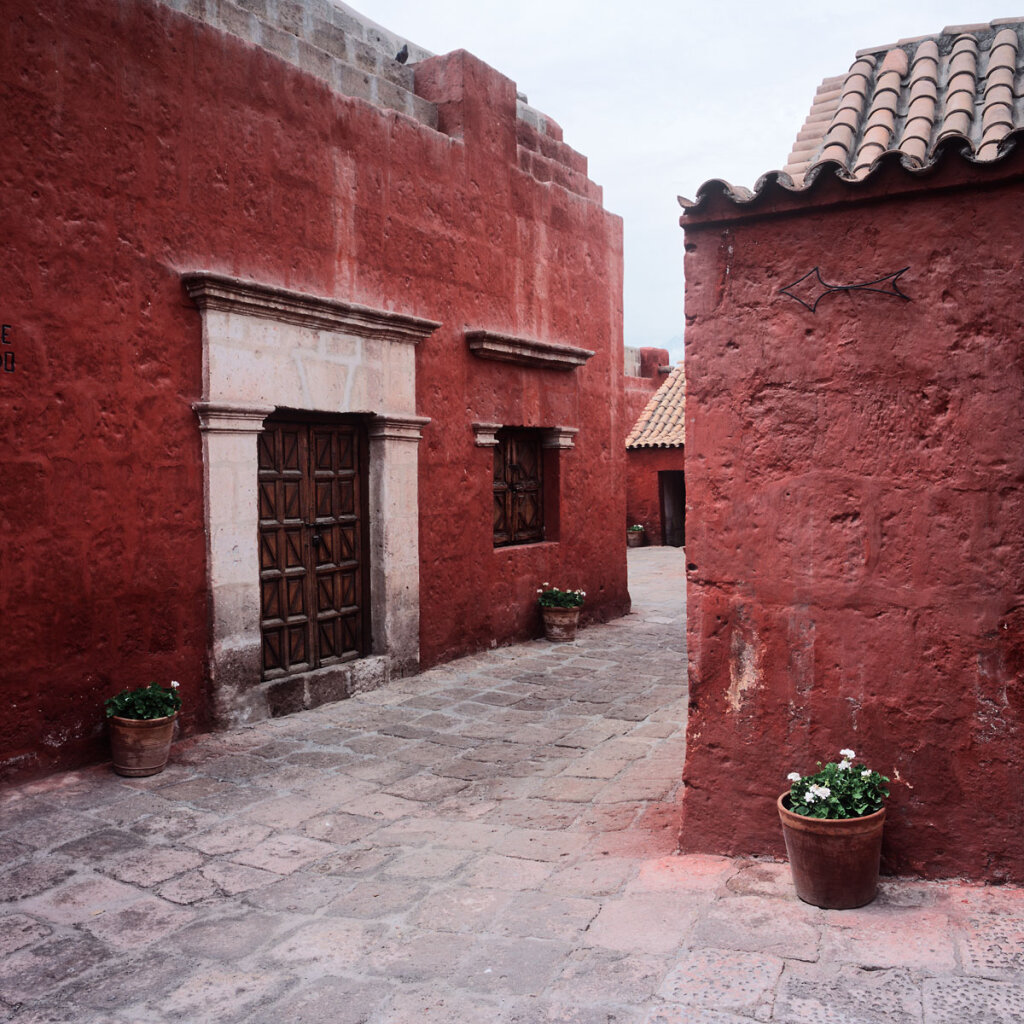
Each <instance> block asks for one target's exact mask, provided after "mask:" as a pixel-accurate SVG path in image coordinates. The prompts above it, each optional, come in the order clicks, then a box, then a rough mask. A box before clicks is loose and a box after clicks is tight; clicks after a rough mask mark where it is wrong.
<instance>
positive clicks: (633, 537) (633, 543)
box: [626, 530, 644, 548]
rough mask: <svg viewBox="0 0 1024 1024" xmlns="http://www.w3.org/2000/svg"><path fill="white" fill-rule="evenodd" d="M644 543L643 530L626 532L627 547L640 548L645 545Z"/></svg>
mask: <svg viewBox="0 0 1024 1024" xmlns="http://www.w3.org/2000/svg"><path fill="white" fill-rule="evenodd" d="M643 542H644V531H643V530H627V531H626V547H628V548H638V547H641V546H642V545H643Z"/></svg>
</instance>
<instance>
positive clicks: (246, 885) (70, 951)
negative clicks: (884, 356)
mask: <svg viewBox="0 0 1024 1024" xmlns="http://www.w3.org/2000/svg"><path fill="white" fill-rule="evenodd" d="M683 559H684V556H683V552H682V551H681V550H675V549H666V548H641V549H636V550H633V551H631V552H630V583H631V592H632V595H633V600H634V610H633V613H632V614H631V615H629V616H628V617H627V618H625V619H621V620H619V621H617V622H612V623H609V624H607V625H602V626H595V627H591V628H589V629H586V630H583V631H582V632H581V634H580V638H579V640H578V642H577V643H576V644H574V645H562V646H559V645H551V644H547V643H545V642H543V641H535V642H532V643H527V644H522V645H519V646H516V647H507V648H502V649H499V650H494V651H491V652H488V653H486V654H482V655H479V656H476V657H472V658H466V659H463V660H461V661H458V662H455V663H452V664H448V665H444V666H442V667H440V668H436V669H432V670H430V671H428V672H424V673H422V674H421V675H418V676H415V677H414V678H411V679H405V680H400V681H398V682H397V683H395V684H393V685H391V686H389V687H388V688H387V689H383V690H379V691H376V692H374V693H369V694H365V695H362V696H358V697H356V698H354V699H352V700H349V701H346V702H342V703H339V704H334V705H329V706H326V707H322V708H319V709H317V710H315V711H310V712H306V713H303V714H298V715H294V716H292V717H289V718H283V719H277V720H273V721H268V722H263V723H260V724H259V725H257V726H254V727H252V728H248V729H245V730H242V731H240V732H234V733H229V734H217V735H209V736H204V737H200V738H198V739H196V740H191V741H188V742H185V743H181V744H178V745H177V746H176V747H175V750H174V753H173V755H172V764H171V765H170V766H169V767H168V769H167V771H166V772H164V773H163V774H162V775H158V776H155V777H153V778H150V779H135V780H129V779H120V778H118V777H117V776H115V775H113V774H112V773H111V772H110V770H109V767H106V766H100V767H97V768H95V769H89V770H85V771H80V772H73V773H66V774H61V775H55V776H52V777H50V778H48V779H45V780H43V781H40V782H35V783H32V784H26V785H21V786H16V787H13V788H8V789H6V790H3V791H0V813H2V818H0V825H2V829H0V863H2V864H3V871H2V874H0V900H2V901H4V902H3V908H4V910H3V914H4V916H3V918H2V920H0V955H2V960H0V1019H7V1020H13V1021H17V1022H18V1024H41V1022H44V1021H49V1022H65V1021H66V1022H71V1021H74V1022H76V1024H88V1022H111V1024H115V1022H117V1024H125V1022H129V1024H143V1022H163V1021H187V1022H205V1021H211V1022H213V1021H216V1022H225V1024H229V1022H239V1024H242V1022H245V1024H305V1022H310V1024H312V1022H323V1024H350V1022H351V1024H355V1022H366V1024H399V1022H410V1024H411V1022H416V1024H423V1022H443V1024H455V1022H458V1024H475V1022H487V1024H513V1022H516V1024H541V1022H554V1021H559V1022H565V1024H569V1022H575V1024H609V1022H615V1024H633V1022H636V1024H741V1022H744V1021H754V1020H756V1021H778V1022H784V1024H797V1022H808V1024H810V1022H814V1024H883V1022H885V1024H904V1022H907V1024H911V1022H913V1024H962V1022H964V1021H965V1020H971V1021H972V1022H974V1024H1011V1022H1020V1021H1022V1020H1024V893H1022V891H1021V890H1020V889H1017V888H1010V887H1003V888H984V887H980V886H973V885H965V884H953V883H948V884H940V883H924V882H917V881H895V880H894V881H885V882H884V883H883V886H882V893H881V896H880V898H879V899H878V901H877V902H876V903H875V904H873V905H872V906H870V907H868V908H865V909H863V910H858V911H844V912H826V911H821V910H817V909H815V908H813V907H809V906H805V905H804V904H801V903H800V902H799V901H797V899H796V898H795V896H794V895H793V893H792V889H791V886H790V883H789V877H788V870H787V868H786V866H785V865H783V864H772V863H768V862H758V861H753V860H729V859H725V858H720V857H711V856H704V857H701V856H685V857H681V856H677V855H674V853H673V850H674V847H675V841H676V828H677V819H678V814H677V809H676V795H677V793H676V790H677V785H678V783H677V780H678V778H679V775H680V771H681V765H682V760H683V742H684V716H685V708H686V690H685V674H684V669H683V666H684V661H685V659H684V635H683V628H682V627H683V604H682V600H683V599H682V592H681V588H682V578H683ZM570 582H571V581H570ZM785 767H786V766H782V768H783V769H784V768H785ZM781 771H782V769H780V774H781ZM775 788H776V789H777V788H779V787H775ZM775 795H776V794H775V789H772V791H771V792H770V793H766V796H765V798H766V799H772V798H773V797H774V796H775Z"/></svg>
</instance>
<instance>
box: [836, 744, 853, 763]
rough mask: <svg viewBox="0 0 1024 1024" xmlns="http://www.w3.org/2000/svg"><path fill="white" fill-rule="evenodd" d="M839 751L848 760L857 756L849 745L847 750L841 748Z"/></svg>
mask: <svg viewBox="0 0 1024 1024" xmlns="http://www.w3.org/2000/svg"><path fill="white" fill-rule="evenodd" d="M839 753H840V755H841V756H842V757H845V758H846V759H847V760H848V761H852V760H853V759H854V758H855V757H856V756H857V755H856V754H855V753H854V752H853V751H852V750H850V748H849V747H847V748H846V750H840V751H839Z"/></svg>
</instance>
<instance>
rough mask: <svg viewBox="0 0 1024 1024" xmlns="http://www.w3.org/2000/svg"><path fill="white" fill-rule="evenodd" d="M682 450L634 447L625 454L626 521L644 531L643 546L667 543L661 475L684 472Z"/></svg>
mask: <svg viewBox="0 0 1024 1024" xmlns="http://www.w3.org/2000/svg"><path fill="white" fill-rule="evenodd" d="M684 468H685V466H684V460H683V449H682V448H631V449H629V450H628V451H627V452H626V520H627V522H628V523H630V524H632V523H640V524H641V526H643V528H644V543H645V544H647V545H651V544H654V545H659V544H664V542H665V538H664V533H663V530H662V522H661V491H660V489H659V482H658V474H659V473H660V472H665V471H672V470H674V471H676V472H682V471H683V469H684Z"/></svg>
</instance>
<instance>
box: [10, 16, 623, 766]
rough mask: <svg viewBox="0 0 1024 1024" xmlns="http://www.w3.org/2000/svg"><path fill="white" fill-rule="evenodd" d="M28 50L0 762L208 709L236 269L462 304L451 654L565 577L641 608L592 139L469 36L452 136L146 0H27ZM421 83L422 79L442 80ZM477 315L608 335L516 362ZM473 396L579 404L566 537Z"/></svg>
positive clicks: (96, 745)
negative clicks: (209, 451)
mask: <svg viewBox="0 0 1024 1024" xmlns="http://www.w3.org/2000/svg"><path fill="white" fill-rule="evenodd" d="M0 67H2V71H0V74H2V76H3V80H4V81H3V87H4V97H5V101H4V105H5V114H6V118H7V123H8V124H9V125H14V126H16V130H14V131H9V132H8V133H7V138H6V140H5V144H4V146H3V148H2V150H0V208H2V209H3V210H4V211H5V225H4V233H3V238H2V241H0V244H2V246H3V253H2V255H3V258H2V260H0V320H2V322H3V323H5V324H10V325H11V331H10V332H9V338H10V341H11V343H12V344H11V345H10V346H5V348H6V349H9V350H10V351H13V352H14V353H15V357H16V372H14V373H10V374H5V373H0V423H2V428H0V429H2V436H3V438H4V442H5V450H4V454H3V458H2V464H0V465H2V473H3V486H2V487H0V572H2V576H3V587H2V591H0V622H2V626H3V637H4V647H5V651H4V658H3V659H2V662H0V694H2V696H3V699H4V701H5V706H6V707H7V708H8V709H9V710H8V712H7V714H5V716H4V719H3V722H2V724H0V776H3V775H13V774H17V773H27V772H33V771H39V770H42V769H46V768H50V767H54V766H67V765H74V764H80V763H84V762H88V761H91V760H97V759H100V758H102V757H104V756H105V751H106V746H105V740H104V734H103V727H102V722H101V718H100V704H101V701H102V698H103V697H104V696H106V695H108V694H110V693H111V692H114V691H115V690H117V689H119V688H121V687H123V686H126V685H135V684H140V683H145V682H148V681H149V680H151V679H158V680H162V681H167V680H170V679H172V678H173V679H177V680H179V681H180V682H181V686H182V692H183V695H184V697H185V701H186V711H185V714H184V716H183V726H184V729H185V731H186V732H190V731H195V730H197V729H201V728H203V727H205V725H206V723H207V708H208V699H209V695H208V693H207V692H206V687H207V685H208V680H207V679H206V675H205V673H206V660H207V644H208V629H207V617H208V614H209V605H208V601H207V596H206V582H205V571H206V570H205V565H204V537H203V530H204V519H203V490H202V464H201V445H200V434H199V429H198V424H197V420H196V416H195V414H194V412H193V411H192V408H191V405H192V403H193V402H194V401H196V400H197V399H198V398H199V396H200V394H201V372H202V367H201V338H200V318H199V314H198V312H197V310H196V309H195V308H194V306H193V305H192V303H191V302H190V301H189V300H188V299H187V297H186V296H185V295H184V293H183V291H182V288H181V285H180V276H181V274H182V273H183V272H184V271H188V270H193V269H205V270H212V271H218V272H224V273H229V274H233V275H236V276H239V277H243V278H248V279H253V280H258V281H262V282H266V283H270V284H277V285H281V286H284V287H288V288H294V289H298V290H303V291H308V292H311V293H314V294H318V295H326V296H334V297H338V298H341V299H344V300H347V301H354V302H358V303H362V304H365V305H369V306H374V307H378V308H386V309H395V310H398V311H401V312H406V313H411V314H413V315H417V316H421V317H425V318H428V319H434V320H438V321H441V322H442V323H443V324H444V326H443V327H442V329H441V330H439V331H438V332H437V333H436V334H434V335H433V336H432V337H431V338H430V339H429V340H428V341H426V342H424V343H423V344H422V345H421V346H420V348H419V351H418V355H417V362H418V365H417V374H418V380H417V401H418V406H419V407H418V410H417V411H418V412H419V413H420V414H421V415H423V416H429V417H431V423H430V424H429V425H428V427H427V428H426V430H425V432H424V440H423V442H422V444H421V448H420V454H421V464H420V480H419V491H420V499H421V537H420V550H421V553H422V555H423V566H422V579H421V591H422V593H421V600H422V606H421V607H422V616H421V621H422V655H423V660H424V662H425V663H426V664H430V663H433V662H436V661H438V660H442V659H444V658H447V657H451V656H453V655H455V654H458V653H460V652H463V651H466V650H472V649H475V648H479V647H481V646H483V645H485V644H489V643H492V642H495V641H497V642H503V641H508V640H510V639H512V638H513V637H519V636H526V635H529V634H530V633H531V631H532V630H533V629H534V628H535V627H536V625H537V623H536V621H535V616H536V612H535V609H534V605H533V601H534V596H535V595H534V591H535V587H536V585H537V583H538V581H542V580H548V579H550V580H552V581H564V583H565V585H570V586H582V587H584V588H585V589H586V590H587V592H588V611H589V614H590V615H591V616H593V617H605V616H612V615H617V614H620V613H621V612H623V611H624V610H625V609H626V608H627V607H628V595H627V593H626V578H625V554H624V551H622V553H621V554H618V553H617V552H619V551H620V550H621V549H622V547H623V545H622V543H621V541H622V537H621V532H622V528H621V523H622V521H623V518H624V515H625V512H624V500H623V497H622V494H623V474H624V454H623V452H622V447H621V438H622V436H623V429H624V428H623V423H622V397H621V396H622V385H621V380H622V337H621V290H622V289H621V275H622V265H621V263H622V256H621V223H620V221H619V220H618V218H616V217H614V216H612V215H610V214H608V213H606V212H605V211H604V210H603V209H602V208H601V206H600V190H599V189H598V188H597V187H596V186H594V185H593V184H592V183H590V182H588V181H587V179H586V173H585V172H586V161H585V159H584V158H583V157H581V156H579V155H578V154H575V153H573V151H572V150H570V149H569V148H568V147H567V146H564V144H562V143H561V142H560V141H559V140H558V139H555V138H550V137H544V138H543V139H542V140H540V139H538V138H536V137H534V136H536V133H535V132H534V133H533V136H531V134H530V133H531V132H532V131H533V130H532V129H528V128H527V127H526V126H525V125H522V124H521V123H519V124H517V121H516V118H515V85H514V83H512V82H511V81H509V80H508V79H506V78H504V77H502V76H501V75H499V74H498V73H497V72H495V71H493V70H492V69H490V68H488V67H487V66H486V65H484V64H482V63H481V62H479V61H477V60H476V59H475V58H473V57H471V56H470V55H468V54H462V53H457V54H454V55H450V56H449V57H446V58H435V59H434V60H432V61H430V62H428V63H427V64H425V65H422V66H421V69H420V70H419V71H418V74H422V77H423V88H422V92H423V93H424V95H428V98H430V99H435V100H438V101H439V102H440V108H441V122H442V128H443V129H444V131H442V132H436V131H433V130H431V129H429V128H426V127H424V126H423V125H421V124H419V123H418V122H415V121H412V120H410V119H408V118H405V117H403V116H400V115H398V114H396V113H394V112H392V111H387V110H381V109H378V108H376V107H374V106H371V105H369V104H368V103H365V102H362V101H359V100H355V99H349V98H346V97H344V96H340V95H338V94H335V93H333V92H331V91H330V90H329V89H328V88H327V87H326V86H325V85H323V84H322V83H320V82H319V81H317V80H315V79H313V78H311V77H309V76H307V75H305V74H303V73H302V72H300V71H298V70H297V69H295V68H293V67H291V66H289V65H286V64H284V63H282V62H281V61H279V60H278V59H276V58H275V57H273V56H272V55H270V54H268V53H266V52H264V51H262V50H260V49H258V48H255V47H253V46H250V45H246V44H244V43H242V42H240V41H238V40H237V39H234V38H232V37H229V36H225V35H223V34H222V33H220V32H218V31H216V30H214V29H212V28H210V27H209V26H206V25H203V24H200V23H198V22H195V21H192V20H190V19H189V18H187V17H184V16H183V15H180V14H177V13H175V12H173V11H170V10H168V9H167V8H164V7H162V6H160V5H158V4H154V3H149V2H146V0H125V2H112V0H83V2H82V3H76V4H68V5H61V6H60V7H59V8H53V9H51V8H49V7H48V6H47V5H40V4H36V3H31V2H28V0H12V3H10V4H8V5H7V8H6V9H5V32H4V33H3V36H2V37H0ZM417 90H418V91H420V89H419V86H417ZM467 327H476V328H485V329H492V330H501V331H505V332H507V333H513V334H521V335H525V336H529V337H537V338H540V339H541V340H550V341H559V342H565V343H569V344H576V345H579V346H581V347H585V348H588V349H593V350H596V353H597V354H596V355H595V356H594V358H593V359H591V360H590V362H589V363H588V364H587V365H586V366H585V367H583V368H581V369H578V370H576V371H572V372H568V373H559V372H557V371H550V370H544V371H538V370H525V369H516V368H513V367H507V366H504V365H503V364H497V363H485V362H483V361H480V360H476V359H475V358H473V357H471V356H469V355H468V353H467V351H466V345H465V341H464V338H463V331H464V330H465V328H467ZM474 420H484V421H487V420H489V421H496V422H497V421H500V422H505V423H509V424H518V425H525V426H553V425H564V426H577V427H579V428H580V432H579V434H578V436H577V441H576V447H575V449H574V450H572V451H567V452H562V453H560V466H561V472H560V489H561V499H562V515H561V524H560V536H559V540H558V542H557V543H556V542H550V543H545V544H540V545H533V546H530V547H528V548H518V549H505V550H500V551H495V550H494V549H493V546H492V544H491V534H490V520H491V495H490V483H491V463H490V459H491V451H490V449H484V448H477V447H475V445H474V435H473V431H472V426H471V424H472V422H473V421H474Z"/></svg>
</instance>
